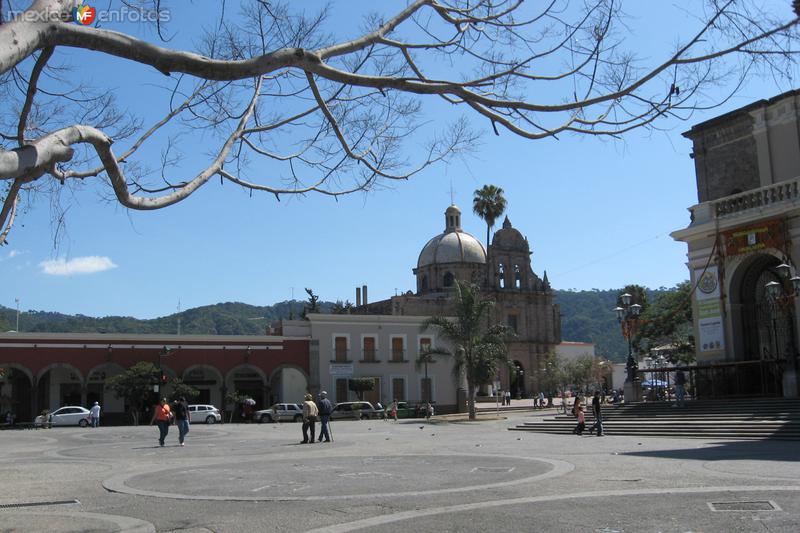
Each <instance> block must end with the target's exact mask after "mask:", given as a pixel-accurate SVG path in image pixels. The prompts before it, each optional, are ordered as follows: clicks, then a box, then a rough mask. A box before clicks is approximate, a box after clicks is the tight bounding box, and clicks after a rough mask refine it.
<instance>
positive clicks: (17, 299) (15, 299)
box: [14, 298, 19, 333]
mask: <svg viewBox="0 0 800 533" xmlns="http://www.w3.org/2000/svg"><path fill="white" fill-rule="evenodd" d="M14 301H15V302H16V303H17V329H15V330H14V331H16V332H17V333H19V298H14Z"/></svg>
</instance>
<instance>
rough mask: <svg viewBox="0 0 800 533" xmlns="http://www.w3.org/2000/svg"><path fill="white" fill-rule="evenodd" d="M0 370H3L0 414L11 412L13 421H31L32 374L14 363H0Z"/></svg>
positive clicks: (33, 416) (0, 378)
mask: <svg viewBox="0 0 800 533" xmlns="http://www.w3.org/2000/svg"><path fill="white" fill-rule="evenodd" d="M0 368H2V369H3V370H2V377H0V414H2V415H5V413H6V412H8V411H11V412H12V413H13V414H14V419H15V420H19V421H20V422H31V421H33V419H34V418H35V415H34V412H33V405H32V403H31V402H32V399H33V374H32V373H31V371H30V370H28V369H27V368H25V367H24V366H22V365H19V364H16V363H0ZM2 422H5V420H4V419H3V420H2Z"/></svg>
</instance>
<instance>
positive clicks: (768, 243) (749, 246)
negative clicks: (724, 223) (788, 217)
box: [722, 220, 784, 256]
mask: <svg viewBox="0 0 800 533" xmlns="http://www.w3.org/2000/svg"><path fill="white" fill-rule="evenodd" d="M783 231H784V230H783V221H782V220H767V221H765V222H759V223H758V224H753V225H752V226H748V227H745V228H737V229H732V230H729V231H723V232H722V242H723V243H724V244H725V255H728V256H731V255H740V254H747V253H751V252H756V251H758V250H763V249H764V248H775V249H778V250H782V249H783V246H784V232H783Z"/></svg>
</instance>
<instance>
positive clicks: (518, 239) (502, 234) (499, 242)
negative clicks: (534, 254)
mask: <svg viewBox="0 0 800 533" xmlns="http://www.w3.org/2000/svg"><path fill="white" fill-rule="evenodd" d="M492 247H493V248H499V249H502V250H511V251H515V252H530V246H529V245H528V239H526V238H525V237H523V236H522V233H520V232H519V230H517V229H515V228H513V227H511V221H510V220H508V217H506V219H505V220H504V221H503V228H502V229H500V230H498V231H496V232H495V234H494V237H492Z"/></svg>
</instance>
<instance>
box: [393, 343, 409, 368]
mask: <svg viewBox="0 0 800 533" xmlns="http://www.w3.org/2000/svg"><path fill="white" fill-rule="evenodd" d="M405 354H406V350H405V345H404V342H403V338H402V337H393V338H392V362H395V363H399V362H402V361H403V360H404V359H405Z"/></svg>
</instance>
